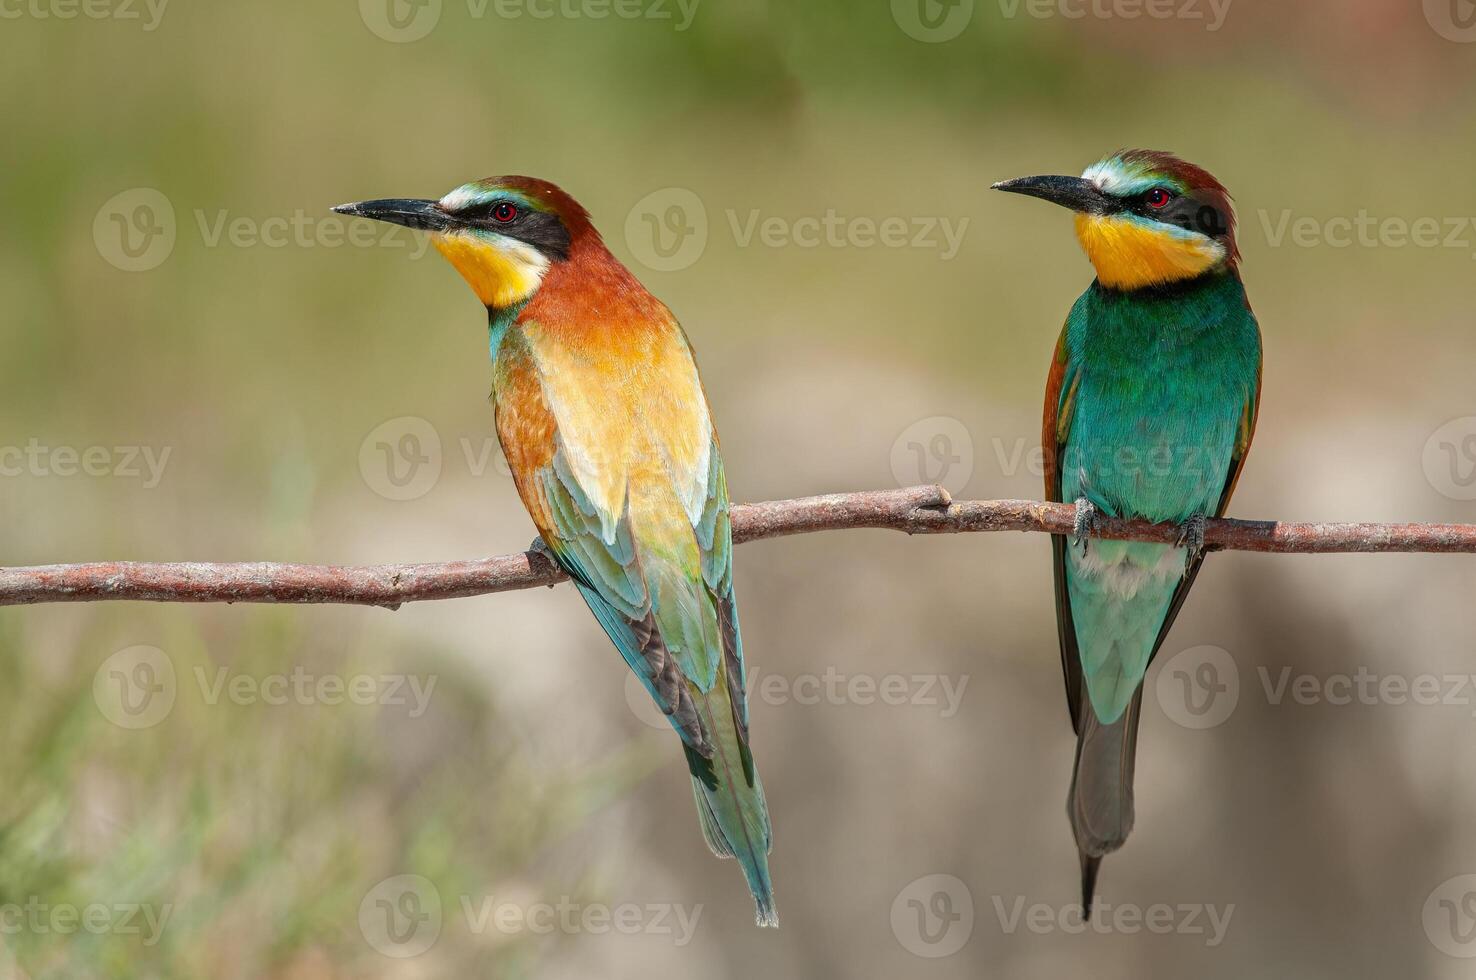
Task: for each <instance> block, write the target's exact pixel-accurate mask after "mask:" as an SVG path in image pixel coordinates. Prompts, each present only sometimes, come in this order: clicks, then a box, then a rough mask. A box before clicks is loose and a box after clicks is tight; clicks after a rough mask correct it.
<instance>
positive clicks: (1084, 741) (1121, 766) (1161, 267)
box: [994, 150, 1261, 916]
mask: <svg viewBox="0 0 1476 980" xmlns="http://www.w3.org/2000/svg"><path fill="white" fill-rule="evenodd" d="M994 186H995V188H997V189H998V190H1002V191H1010V192H1012V193H1016V194H1026V195H1029V196H1031V197H1038V198H1042V199H1044V200H1046V201H1050V202H1052V203H1054V204H1059V205H1062V206H1064V207H1066V208H1069V209H1071V210H1072V211H1074V212H1075V213H1076V236H1077V238H1078V240H1079V241H1080V243H1081V246H1082V248H1083V249H1084V250H1085V251H1086V254H1087V257H1088V258H1089V259H1090V260H1091V263H1092V265H1093V267H1094V268H1095V269H1096V273H1097V278H1096V281H1094V282H1093V283H1092V284H1091V286H1090V287H1088V288H1087V291H1086V292H1085V293H1083V294H1082V295H1081V298H1080V299H1078V300H1077V301H1076V305H1075V306H1073V307H1072V309H1071V313H1070V314H1069V315H1068V316H1067V318H1066V326H1065V329H1064V330H1063V331H1062V332H1061V338H1060V341H1059V342H1058V343H1057V345H1056V354H1055V358H1054V360H1053V362H1052V364H1051V372H1050V376H1049V380H1048V381H1047V383H1046V399H1045V418H1044V426H1043V432H1042V436H1041V439H1042V445H1043V447H1044V449H1045V462H1046V467H1045V483H1046V496H1047V499H1049V500H1053V501H1064V502H1075V504H1076V512H1077V519H1076V540H1075V543H1074V544H1073V543H1071V542H1068V541H1067V540H1066V539H1065V538H1062V537H1056V538H1054V539H1053V546H1054V560H1055V580H1056V621H1057V630H1058V633H1059V636H1060V644H1061V665H1062V669H1063V670H1064V672H1065V677H1066V699H1067V703H1068V707H1069V709H1070V711H1071V723H1072V726H1073V727H1074V728H1075V730H1076V737H1077V741H1076V762H1075V771H1074V773H1073V777H1072V781H1071V792H1070V795H1069V797H1068V799H1067V813H1068V814H1069V816H1070V818H1071V827H1072V830H1073V832H1074V833H1075V835H1076V846H1077V850H1078V852H1079V854H1080V858H1081V877H1082V882H1081V886H1082V911H1083V915H1085V916H1090V914H1091V908H1092V896H1093V893H1094V891H1095V888H1096V879H1097V871H1098V868H1099V867H1100V865H1101V861H1102V858H1103V856H1105V855H1107V854H1109V853H1111V852H1112V851H1115V850H1116V849H1117V848H1119V847H1121V846H1122V844H1123V842H1124V841H1125V840H1126V839H1127V836H1128V832H1129V831H1130V830H1131V829H1132V826H1133V754H1134V751H1135V748H1136V744H1137V735H1138V715H1139V711H1140V709H1141V707H1142V698H1143V676H1144V674H1145V673H1146V672H1147V670H1148V665H1149V663H1150V662H1151V661H1152V659H1153V656H1154V654H1156V653H1157V652H1158V649H1159V648H1160V647H1161V646H1162V645H1163V641H1164V637H1165V636H1166V635H1167V633H1168V631H1169V628H1170V626H1172V624H1173V621H1174V617H1175V616H1176V615H1177V614H1178V612H1179V609H1180V607H1181V606H1182V605H1183V603H1184V598H1185V596H1186V595H1187V594H1188V592H1189V588H1190V586H1191V585H1193V583H1194V578H1195V576H1196V575H1197V574H1198V573H1199V568H1200V563H1201V561H1202V560H1203V546H1204V521H1205V518H1206V517H1209V516H1215V517H1218V516H1220V515H1221V514H1223V513H1224V511H1225V507H1226V505H1227V504H1228V503H1229V501H1230V495H1231V493H1232V492H1233V491H1234V490H1235V483H1236V480H1237V479H1238V477H1239V476H1240V471H1241V467H1242V466H1243V465H1244V463H1245V457H1246V453H1247V452H1249V451H1250V444H1251V436H1252V435H1253V433H1254V432H1255V427H1256V412H1257V408H1258V405H1259V403H1260V390H1261V332H1260V327H1259V326H1258V325H1257V323H1256V318H1255V316H1254V315H1253V314H1252V313H1251V309H1250V305H1249V303H1248V301H1247V300H1246V295H1245V287H1244V285H1243V284H1242V282H1241V278H1240V269H1239V252H1238V250H1237V248H1236V244H1235V215H1234V211H1233V210H1232V208H1231V204H1230V196H1229V194H1228V193H1227V192H1226V191H1225V188H1224V187H1223V186H1222V185H1221V184H1220V182H1219V181H1217V180H1216V179H1215V178H1214V177H1212V176H1211V175H1210V174H1209V173H1207V172H1206V171H1204V170H1202V169H1201V168H1199V167H1196V166H1194V165H1193V164H1190V163H1186V162H1185V161H1183V160H1180V159H1178V158H1177V157H1175V156H1173V155H1171V154H1168V153H1162V152H1156V151H1148V150H1127V151H1123V152H1120V153H1117V154H1114V155H1112V156H1110V157H1108V158H1106V159H1104V160H1102V161H1101V162H1099V163H1096V164H1094V165H1092V166H1091V167H1089V168H1088V169H1087V171H1086V172H1085V173H1084V174H1083V175H1082V176H1081V177H1021V178H1018V179H1016V180H1007V181H1003V182H1002V183H998V184H995V185H994ZM1099 514H1105V515H1110V516H1112V517H1121V518H1146V519H1147V520H1150V521H1154V522H1171V523H1174V524H1178V525H1180V526H1181V527H1182V529H1183V530H1182V534H1181V537H1180V544H1179V545H1178V546H1175V545H1166V544H1149V543H1145V542H1132V541H1106V540H1102V539H1100V538H1098V539H1095V540H1088V539H1089V538H1090V535H1091V531H1092V525H1093V522H1094V520H1095V519H1096V517H1097V515H1099ZM1078 545H1079V547H1078Z"/></svg>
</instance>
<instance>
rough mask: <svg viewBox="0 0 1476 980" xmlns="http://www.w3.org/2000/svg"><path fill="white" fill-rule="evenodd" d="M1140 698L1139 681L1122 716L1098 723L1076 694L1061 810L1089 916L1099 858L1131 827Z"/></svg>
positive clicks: (1118, 843) (1084, 911)
mask: <svg viewBox="0 0 1476 980" xmlns="http://www.w3.org/2000/svg"><path fill="white" fill-rule="evenodd" d="M1142 704H1143V691H1142V688H1141V687H1140V688H1139V689H1138V691H1137V693H1136V694H1134V695H1133V700H1132V704H1131V705H1129V706H1128V709H1127V711H1125V712H1124V713H1123V715H1122V717H1121V718H1119V719H1117V721H1115V722H1113V723H1112V724H1110V725H1104V724H1102V723H1101V722H1100V721H1099V720H1098V719H1097V714H1096V711H1095V710H1094V709H1093V708H1092V705H1091V700H1090V699H1089V698H1082V699H1081V715H1082V717H1081V718H1080V720H1079V723H1078V725H1077V731H1078V733H1079V734H1078V735H1077V739H1076V766H1075V769H1074V771H1073V773H1072V777H1071V794H1070V796H1069V797H1068V798H1067V801H1066V812H1067V814H1068V815H1069V816H1070V818H1071V829H1072V831H1073V833H1075V835H1076V848H1077V851H1078V852H1079V853H1080V856H1081V905H1082V917H1083V918H1086V919H1090V918H1091V913H1092V897H1093V895H1094V894H1095V892H1096V886H1097V872H1098V870H1099V869H1100V867H1101V864H1102V858H1103V857H1104V856H1106V855H1108V854H1111V853H1112V852H1113V851H1115V850H1117V849H1118V848H1119V847H1121V846H1122V845H1123V842H1124V841H1126V840H1127V838H1128V834H1129V833H1131V832H1132V829H1133V758H1134V755H1135V753H1136V751H1137V744H1138V714H1139V711H1140V709H1141V707H1142Z"/></svg>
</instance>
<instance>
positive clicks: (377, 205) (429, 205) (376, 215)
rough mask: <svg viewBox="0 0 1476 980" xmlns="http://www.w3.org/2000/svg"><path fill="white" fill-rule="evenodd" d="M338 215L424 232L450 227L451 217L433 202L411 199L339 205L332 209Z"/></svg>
mask: <svg viewBox="0 0 1476 980" xmlns="http://www.w3.org/2000/svg"><path fill="white" fill-rule="evenodd" d="M333 210H334V211H337V212H338V213H339V214H352V215H356V216H358V217H360V218H373V219H374V220H375V221H388V222H389V223H390V224H393V225H404V226H405V227H406V228H421V229H423V230H425V231H444V230H445V229H446V228H448V227H450V225H451V216H450V215H448V214H447V213H446V212H445V211H442V210H441V208H440V205H439V204H437V203H436V202H435V201H420V200H416V199H413V198H404V197H392V198H387V199H385V200H383V201H360V202H358V203H357V204H340V205H338V207H336V208H334V209H333Z"/></svg>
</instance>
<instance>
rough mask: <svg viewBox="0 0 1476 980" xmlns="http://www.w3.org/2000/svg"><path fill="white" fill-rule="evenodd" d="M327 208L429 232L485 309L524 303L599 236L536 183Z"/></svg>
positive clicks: (583, 214) (563, 197) (547, 186)
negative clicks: (589, 238)
mask: <svg viewBox="0 0 1476 980" xmlns="http://www.w3.org/2000/svg"><path fill="white" fill-rule="evenodd" d="M333 210H334V211H337V212H338V213H339V214H351V215H359V216H361V217H365V218H374V219H375V220H377V221H388V222H390V223H392V224H397V225H404V226H406V227H407V228H420V229H423V230H425V231H428V232H430V235H431V243H432V244H433V245H435V247H436V250H437V251H438V252H440V253H441V254H442V255H444V256H445V257H446V259H447V260H448V261H450V263H451V264H452V265H453V266H455V267H456V271H457V272H460V273H461V275H462V278H464V279H465V280H466V281H467V283H468V284H469V285H470V286H471V288H472V290H473V291H474V292H475V293H476V294H477V298H479V299H480V300H481V301H482V303H483V304H485V305H486V306H487V307H488V308H489V309H501V308H506V307H509V306H513V305H515V304H517V303H520V302H522V301H523V300H526V299H527V298H529V297H530V296H532V295H533V294H534V293H535V292H537V290H538V287H539V285H540V284H541V283H542V282H543V277H544V275H545V274H546V273H547V272H548V270H549V268H550V267H552V266H553V265H554V264H556V263H559V262H565V261H568V259H569V254H570V251H571V250H572V249H573V248H575V246H576V244H577V243H579V242H580V241H582V240H583V239H584V238H586V237H587V236H595V237H598V236H597V234H596V232H595V230H594V228H593V226H592V225H591V224H590V221H589V213H588V212H587V211H585V210H584V208H582V207H580V205H579V202H577V201H575V200H574V199H573V198H572V197H570V196H569V195H568V194H566V193H564V192H563V191H562V190H560V189H559V188H558V187H557V186H555V185H554V184H551V183H549V182H548V181H546V180H539V179H538V178H536V177H488V178H486V179H484V180H474V181H472V182H471V183H469V184H462V185H461V186H460V187H458V188H456V189H455V190H453V191H451V192H450V193H449V194H447V195H446V196H445V197H442V198H441V199H440V200H439V201H428V200H419V199H412V198H389V199H385V200H379V201H361V202H359V203H357V204H340V205H339V206H338V207H336V208H334V209H333Z"/></svg>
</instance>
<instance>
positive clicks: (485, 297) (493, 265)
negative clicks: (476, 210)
mask: <svg viewBox="0 0 1476 980" xmlns="http://www.w3.org/2000/svg"><path fill="white" fill-rule="evenodd" d="M431 244H432V245H434V246H435V247H436V251H437V252H440V253H441V254H442V255H444V256H445V257H446V261H448V262H450V263H451V264H452V265H453V266H455V267H456V271H457V272H459V273H461V278H463V279H465V280H466V283H467V285H469V286H471V288H472V292H474V293H476V294H477V299H479V300H481V301H482V304H483V305H484V306H498V307H501V306H511V305H513V304H514V303H518V302H521V301H523V300H525V299H527V298H528V297H529V296H531V295H533V291H534V290H535V289H537V288H538V284H539V283H540V282H542V281H543V273H544V272H545V271H547V269H548V259H547V258H546V257H544V255H543V254H542V253H541V252H539V251H538V249H536V248H534V247H533V246H531V245H526V244H524V243H522V242H517V241H513V240H511V239H508V240H507V244H494V243H493V242H490V241H487V240H485V239H483V238H479V237H477V236H475V235H471V234H467V233H465V232H453V233H450V234H445V233H436V234H433V235H431Z"/></svg>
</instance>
